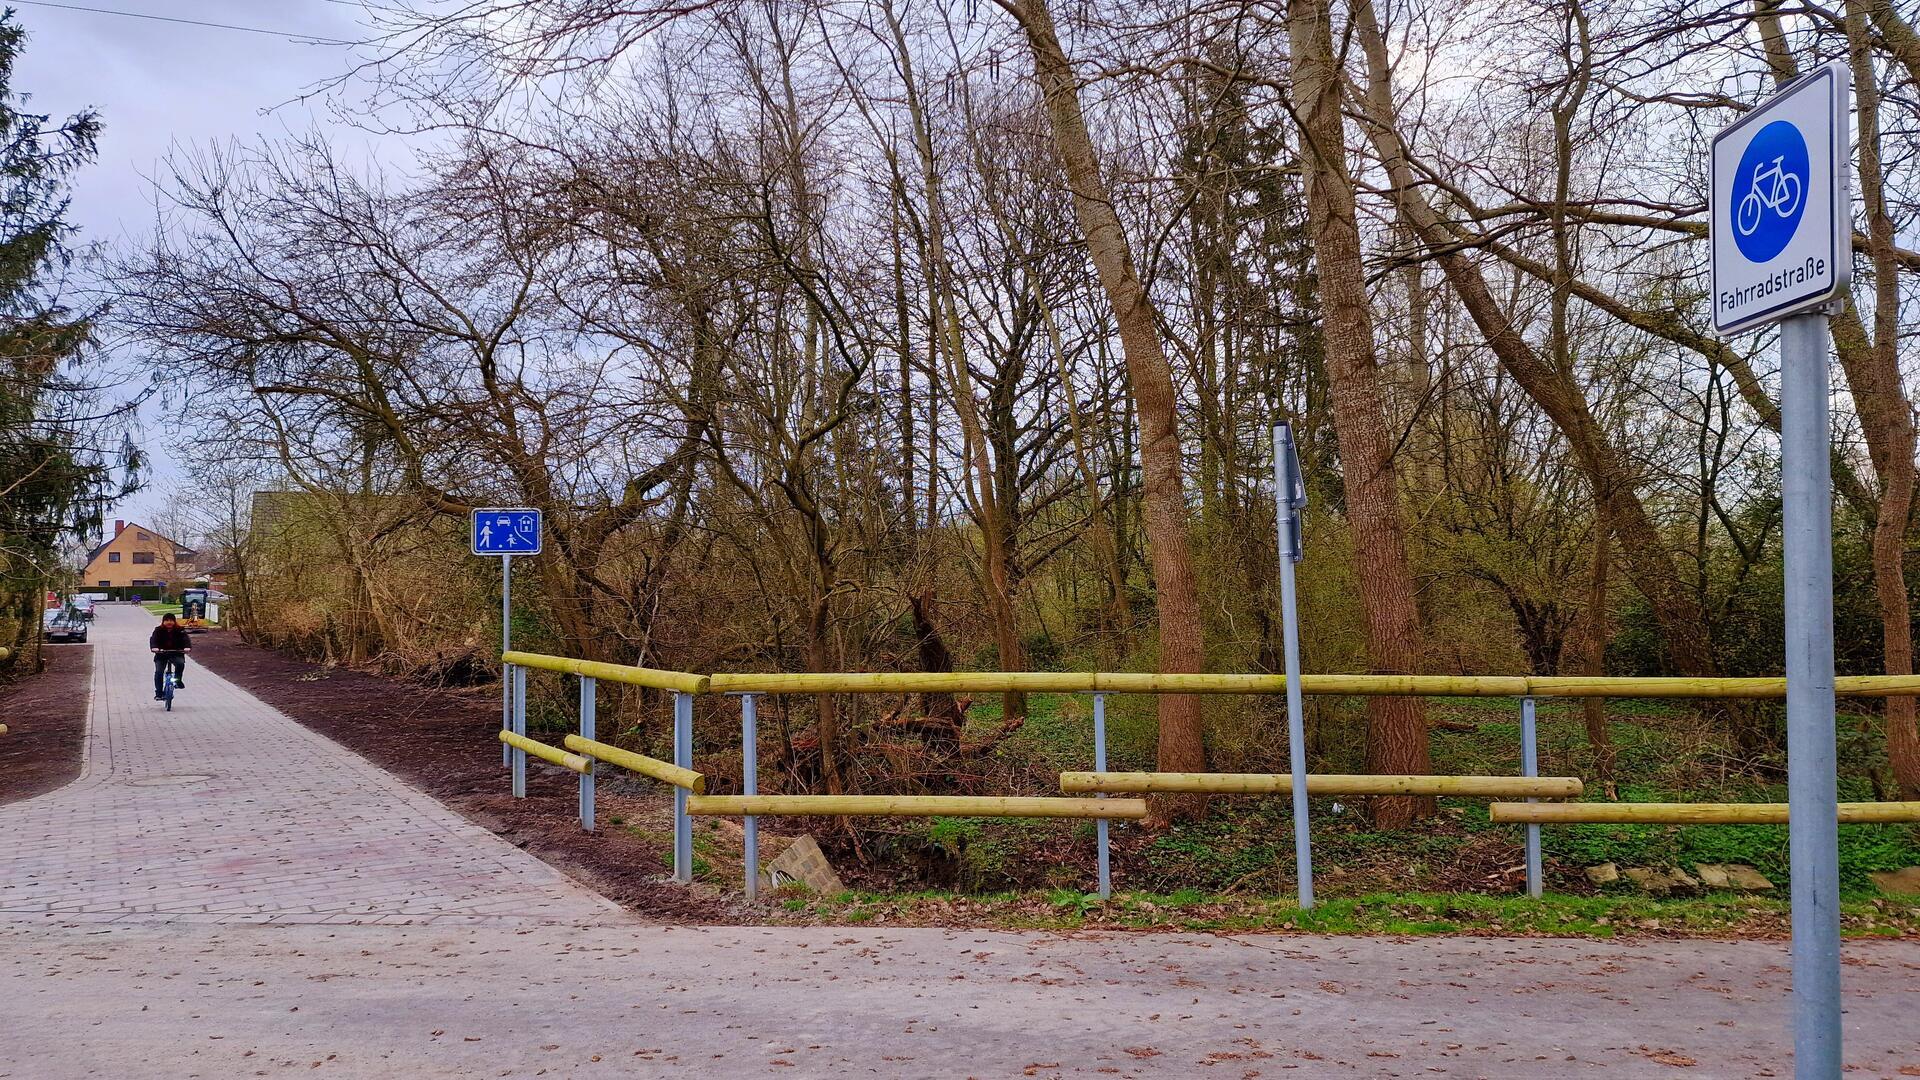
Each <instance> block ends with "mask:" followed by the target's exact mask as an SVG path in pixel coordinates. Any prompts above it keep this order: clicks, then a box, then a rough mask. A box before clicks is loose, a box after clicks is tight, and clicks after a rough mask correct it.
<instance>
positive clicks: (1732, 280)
mask: <svg viewBox="0 0 1920 1080" xmlns="http://www.w3.org/2000/svg"><path fill="white" fill-rule="evenodd" d="M1851 95H1852V84H1851V81H1850V75H1849V72H1848V69H1847V66H1846V65H1845V64H1842V63H1832V64H1828V65H1826V66H1824V67H1822V68H1820V69H1818V70H1817V71H1814V72H1813V73H1811V74H1809V75H1807V76H1805V77H1803V78H1800V79H1798V80H1795V81H1794V82H1793V83H1791V84H1789V85H1788V86H1786V87H1784V88H1783V89H1781V91H1780V92H1779V93H1777V94H1775V95H1773V96H1772V97H1770V98H1768V99H1767V100H1766V101H1764V102H1762V103H1761V104H1760V105H1758V106H1757V107H1755V108H1754V110H1753V111H1752V112H1749V113H1748V114H1747V115H1745V116H1743V117H1741V118H1740V119H1739V120H1736V121H1734V122H1733V123H1731V124H1729V125H1727V126H1726V127H1725V128H1722V129H1721V130H1720V133H1719V134H1717V135H1715V136H1714V137H1713V153H1712V184H1713V191H1712V198H1711V200H1710V202H1709V204H1708V209H1709V214H1708V218H1709V221H1710V223H1711V225H1710V228H1709V233H1710V235H1711V237H1712V244H1713V328H1714V329H1715V330H1716V331H1718V332H1720V333H1722V334H1733V333H1739V332H1741V331H1744V330H1751V329H1753V328H1755V327H1757V326H1762V325H1764V324H1766V323H1769V322H1772V321H1774V320H1775V319H1779V318H1783V317H1785V316H1787V315H1791V314H1794V313H1795V312H1799V311H1805V310H1807V309H1809V308H1814V307H1819V306H1821V305H1823V304H1825V303H1826V302H1828V301H1829V300H1832V299H1833V298H1834V297H1835V296H1837V295H1839V293H1840V291H1841V290H1842V289H1844V288H1845V287H1846V285H1847V282H1848V281H1849V280H1850V279H1851V278H1852V276H1853V204H1852V198H1851V195H1850V192H1849V190H1848V176H1849V169H1848V164H1849V162H1850V160H1851V154H1850V153H1849V146H1850V140H1849V138H1848V134H1847V112H1848V109H1849V106H1850V102H1851Z"/></svg>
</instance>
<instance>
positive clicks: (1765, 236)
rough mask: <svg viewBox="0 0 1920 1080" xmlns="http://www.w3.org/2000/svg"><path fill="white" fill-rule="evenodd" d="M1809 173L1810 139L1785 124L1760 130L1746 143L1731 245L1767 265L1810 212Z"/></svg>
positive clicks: (1738, 171)
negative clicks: (1808, 151)
mask: <svg viewBox="0 0 1920 1080" xmlns="http://www.w3.org/2000/svg"><path fill="white" fill-rule="evenodd" d="M1809 174H1810V166H1809V163H1808V160H1807V141H1806V139H1805V137H1803V136H1802V135H1801V134H1800V129H1799V128H1797V127H1795V126H1794V125H1792V124H1790V123H1788V122H1786V121H1784V120H1776V121H1774V122H1773V123H1771V124H1768V125H1767V126H1766V127H1763V128H1761V129H1760V133H1759V134H1758V135H1755V136H1754V137H1753V141H1752V142H1750V143H1748V144H1747V149H1746V152H1745V153H1743V154H1741V155H1740V164H1739V166H1738V167H1737V168H1736V169H1735V171H1734V181H1733V183H1734V191H1733V198H1732V200H1731V209H1732V217H1733V241H1734V244H1735V246H1737V247H1738V248H1739V249H1740V254H1741V255H1743V256H1745V257H1746V258H1747V259H1748V260H1749V261H1751V262H1755V263H1764V262H1768V261H1770V260H1771V259H1773V258H1774V257H1775V256H1777V255H1779V254H1780V252H1782V251H1783V250H1785V249H1786V246H1787V244H1788V243H1789V242H1791V241H1792V240H1793V234H1794V232H1795V231H1797V230H1798V229H1799V227H1800V218H1801V216H1802V215H1803V213H1804V212H1805V210H1806V206H1807V194H1808V193H1807V177H1808V176H1809Z"/></svg>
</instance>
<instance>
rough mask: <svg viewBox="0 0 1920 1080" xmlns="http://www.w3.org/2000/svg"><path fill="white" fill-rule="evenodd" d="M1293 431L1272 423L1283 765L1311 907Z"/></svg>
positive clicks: (1305, 904) (1300, 489)
mask: <svg viewBox="0 0 1920 1080" xmlns="http://www.w3.org/2000/svg"><path fill="white" fill-rule="evenodd" d="M1294 454H1295V451H1294V447H1293V432H1292V431H1291V430H1290V429H1289V428H1288V427H1287V425H1286V424H1284V423H1281V424H1275V425H1274V427H1273V499H1274V521H1275V524H1276V525H1277V526H1278V529H1277V531H1278V532H1279V535H1280V633H1281V640H1282V645H1283V650H1284V652H1285V654H1286V665H1287V763H1288V764H1287V767H1288V768H1289V769H1291V770H1293V857H1294V864H1295V867H1296V876H1297V878H1298V880H1299V884H1300V906H1301V907H1302V908H1310V907H1312V906H1313V841H1312V838H1311V836H1310V834H1309V830H1310V827H1311V823H1310V822H1309V821H1308V818H1307V735H1306V728H1307V724H1306V704H1305V702H1304V700H1303V698H1302V695H1301V693H1300V611H1299V607H1298V602H1297V597H1296V595H1295V589H1294V581H1293V564H1294V563H1295V562H1296V561H1298V560H1299V558H1300V554H1301V552H1300V532H1299V520H1300V507H1302V506H1304V505H1305V504H1306V490H1305V487H1304V485H1303V484H1302V483H1301V481H1300V467H1299V463H1298V461H1299V459H1298V458H1296V457H1295V456H1294Z"/></svg>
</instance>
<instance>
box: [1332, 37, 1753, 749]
mask: <svg viewBox="0 0 1920 1080" xmlns="http://www.w3.org/2000/svg"><path fill="white" fill-rule="evenodd" d="M1352 5H1353V13H1354V21H1355V24H1356V29H1357V31H1358V34H1359V37H1360V42H1361V47H1362V49H1363V50H1364V51H1365V53H1366V57H1367V71H1368V82H1367V86H1366V90H1365V97H1364V100H1363V106H1364V107H1363V110H1362V112H1363V114H1364V115H1365V119H1366V124H1367V127H1368V129H1369V131H1370V133H1371V135H1372V138H1373V140H1374V145H1375V148H1376V150H1377V151H1378V153H1379V154H1380V157H1381V160H1382V161H1383V162H1385V164H1386V168H1387V173H1388V179H1389V182H1390V184H1391V186H1392V189H1393V195H1394V199H1395V202H1396V205H1397V208H1398V210H1399V212H1400V213H1401V214H1402V215H1404V216H1405V218H1406V220H1407V222H1408V223H1409V224H1410V225H1412V226H1413V228H1414V231H1415V233H1416V234H1417V235H1418V236H1419V237H1420V238H1421V240H1422V242H1424V243H1425V244H1426V245H1427V247H1428V249H1429V250H1430V251H1433V252H1435V253H1436V257H1437V258H1438V261H1439V263H1440V267H1441V269H1442V270H1443V271H1444V272H1445V274H1446V277H1447V282H1448V284H1449V285H1451V286H1452V287H1453V290H1454V293H1455V295H1457V296H1459V297H1460V301H1461V304H1462V305H1463V306H1464V307H1465V308H1466V309H1467V313H1468V314H1469V315H1470V316H1472V318H1473V321H1474V323H1475V325H1476V326H1477V327H1478V328H1479V329H1480V332H1481V335H1482V336H1483V337H1484V338H1485V339H1486V341H1487V344H1488V346H1489V347H1491V348H1492V350H1493V352H1494V355H1495V356H1496V357H1497V358H1498V359H1499V360H1500V363H1501V366H1502V367H1504V368H1505V369H1506V370H1507V372H1508V373H1509V374H1511V375H1512V376H1513V378H1514V381H1515V382H1516V383H1518V384H1519V385H1520V387H1521V389H1523V390H1525V391H1526V393H1527V396H1528V397H1530V398H1532V399H1533V401H1534V403H1535V404H1537V405H1539V406H1540V408H1541V410H1542V411H1543V412H1545V413H1546V414H1547V416H1548V418H1549V419H1551V420H1552V421H1553V422H1554V424H1555V426H1556V427H1558V428H1559V430H1560V432H1561V434H1563V435H1565V436H1566V438H1567V442H1568V444H1569V445H1570V446H1571V447H1572V448H1573V451H1574V456H1575V458H1576V460H1578V461H1579V463H1580V467H1581V469H1582V471H1583V472H1585V473H1586V474H1587V478H1588V481H1589V483H1590V484H1591V485H1592V488H1593V491H1594V493H1595V497H1596V498H1598V499H1600V500H1602V501H1604V503H1605V505H1606V517H1607V520H1608V521H1610V522H1611V523H1612V526H1613V529H1614V532H1615V535H1617V536H1618V537H1619V539H1620V545H1621V553H1622V557H1623V559H1624V560H1625V564H1626V569H1627V575H1628V576H1629V577H1630V578H1631V579H1632V580H1633V583H1634V586H1635V587H1636V588H1638V589H1639V590H1640V591H1641V593H1642V594H1644V595H1645V596H1646V598H1647V602H1648V603H1649V605H1650V606H1651V607H1652V609H1653V614H1654V618H1655V620H1656V621H1657V622H1658V623H1659V625H1660V631H1661V636H1662V638H1663V640H1664V642H1665V644H1666V647H1667V652H1668V654H1669V657H1670V660H1671V663H1672V664H1673V666H1674V667H1675V668H1677V669H1679V670H1680V671H1682V672H1685V673H1687V674H1691V675H1714V674H1717V673H1718V671H1719V664H1718V662H1717V660H1716V659H1715V657H1714V654H1713V648H1712V643H1711V641H1710V640H1709V638H1708V634H1707V622H1706V613H1705V611H1703V610H1702V609H1701V607H1700V604H1699V602H1698V600H1697V598H1696V597H1695V596H1694V595H1693V594H1692V593H1691V592H1690V591H1689V589H1688V588H1687V585H1686V583H1685V582H1684V581H1682V580H1681V577H1680V574H1679V571H1678V570H1677V569H1676V568H1675V566H1674V563H1673V558H1672V555H1671V553H1670V552H1669V551H1668V549H1667V545H1666V542H1665V541H1664V540H1663V539H1662V538H1661V536H1660V531H1659V529H1658V528H1657V527H1656V526H1655V525H1654V522H1653V518H1652V517H1651V515H1649V514H1648V513H1647V508H1646V506H1645V505H1644V504H1643V503H1642V502H1641V501H1640V496H1639V494H1638V491H1637V485H1636V483H1635V480H1634V477H1633V476H1632V473H1631V470H1630V469H1629V468H1628V466H1627V461H1626V458H1625V456H1624V455H1622V454H1621V452H1620V450H1619V448H1617V447H1616V446H1614V445H1613V443H1612V441H1611V440H1610V439H1609V437H1608V436H1607V434H1606V432H1605V431H1603V430H1602V429H1601V427H1600V423H1599V421H1597V420H1596V419H1595V418H1594V416H1593V411H1592V409H1591V408H1589V407H1588V404H1587V399H1586V395H1585V393H1584V391H1583V390H1582V389H1581V388H1580V386H1579V384H1578V383H1576V382H1575V381H1574V378H1573V375H1572V373H1571V372H1567V371H1561V370H1559V369H1557V368H1555V367H1554V366H1553V365H1552V364H1550V363H1548V362H1547V361H1546V360H1545V359H1543V358H1542V357H1541V356H1540V354H1539V353H1538V352H1536V351H1535V350H1534V348H1533V346H1532V345H1531V344H1530V343H1528V341H1527V340H1526V338H1525V337H1524V336H1522V335H1521V333H1520V331H1519V330H1518V329H1516V328H1515V327H1514V326H1513V324H1512V323H1511V322H1510V321H1508V319H1507V316H1506V313H1505V312H1504V311H1503V310H1502V309H1501V306H1500V302H1499V300H1498V299H1497V298H1496V297H1495V296H1494V294H1493V290H1492V289H1491V288H1490V287H1489V286H1488V285H1487V281H1486V278H1485V276H1484V275H1482V274H1481V272H1480V269H1479V267H1477V266H1475V265H1474V264H1473V260H1472V258H1471V257H1470V256H1468V255H1467V254H1465V253H1464V252H1462V251H1461V249H1460V247H1459V245H1458V243H1457V241H1458V239H1459V238H1458V237H1456V236H1455V235H1454V234H1453V233H1452V231H1451V229H1450V228H1449V227H1448V226H1447V224H1446V223H1445V222H1444V221H1442V220H1441V218H1440V215H1439V213H1438V212H1437V211H1435V210H1434V209H1433V207H1431V206H1429V205H1428V204H1427V202H1426V200H1425V198H1424V197H1423V196H1422V195H1421V194H1420V191H1419V188H1418V186H1417V183H1416V180H1415V177H1414V174H1413V169H1412V166H1411V165H1410V164H1409V162H1408V159H1407V154H1406V148H1405V146H1404V145H1403V144H1402V143H1401V141H1400V136H1399V131H1398V129H1397V128H1396V126H1395V121H1396V117H1395V113H1394V107H1393V84H1392V76H1391V69H1390V67H1389V66H1388V61H1387V47H1386V41H1385V39H1384V37H1383V36H1382V35H1381V32H1380V24H1379V22H1378V20H1377V19H1376V18H1375V16H1374V10H1373V4H1372V0H1352ZM1723 712H1724V716H1725V718H1726V722H1727V723H1728V725H1729V726H1730V727H1731V728H1732V731H1733V735H1734V737H1735V740H1736V741H1737V742H1738V744H1739V746H1740V749H1741V751H1742V753H1743V754H1745V755H1746V756H1748V757H1749V758H1753V757H1757V756H1758V755H1759V753H1760V752H1761V751H1762V750H1763V749H1764V746H1765V739H1764V737H1763V734H1762V732H1761V731H1760V730H1759V729H1758V727H1757V726H1756V725H1755V724H1754V722H1753V713H1752V710H1749V709H1726V710H1724V711H1723Z"/></svg>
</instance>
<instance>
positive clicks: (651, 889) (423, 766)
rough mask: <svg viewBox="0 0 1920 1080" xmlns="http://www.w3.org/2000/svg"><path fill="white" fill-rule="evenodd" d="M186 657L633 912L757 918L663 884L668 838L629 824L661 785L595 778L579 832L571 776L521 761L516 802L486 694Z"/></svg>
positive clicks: (253, 655) (255, 653)
mask: <svg viewBox="0 0 1920 1080" xmlns="http://www.w3.org/2000/svg"><path fill="white" fill-rule="evenodd" d="M192 659H193V661H194V662H197V663H201V664H205V665H206V666H207V667H208V668H209V669H211V670H212V671H214V672H215V673H217V674H219V675H220V676H222V677H224V678H226V679H229V680H231V681H233V682H234V683H236V684H238V685H239V686H241V687H244V688H245V689H246V690H248V691H249V692H251V693H252V694H254V695H255V696H256V697H258V698H260V699H261V700H262V701H265V702H267V703H268V704H270V705H272V706H273V707H274V708H276V709H279V710H280V711H281V712H283V713H285V714H286V715H287V716H289V717H292V718H293V719H294V720H296V721H298V722H299V723H301V724H304V725H306V726H307V727H309V728H312V729H313V730H315V731H318V732H319V733H321V734H322V735H325V736H327V737H328V738H330V739H333V740H334V741H335V742H338V743H340V744H341V745H343V746H346V747H348V748H349V749H351V750H353V751H354V752H356V753H358V754H360V755H362V756H363V757H365V758H367V759H368V760H370V761H372V762H374V763H375V764H377V765H379V766H380V767H381V768H384V769H386V770H387V771H389V772H392V773H393V774H395V775H397V776H399V777H401V778H402V779H404V780H406V781H407V782H408V783H410V784H412V785H413V786H414V787H416V788H419V789H420V790H421V791H424V792H426V793H428V794H429V795H432V796H433V797H435V798H437V799H439V800H440V801H441V802H442V803H445V804H446V805H447V806H449V807H451V808H452V809H453V810H455V811H457V812H458V813H460V814H462V815H464V816H466V817H467V818H468V819H470V820H472V821H474V822H476V823H477V824H479V825H482V826H484V827H486V828H487V829H490V830H492V831H493V832H495V833H497V834H499V835H500V836H502V837H504V838H505V839H507V840H508V841H510V842H512V843H513V844H515V845H516V846H518V847H520V848H523V849H525V850H526V851H527V852H529V853H530V854H532V855H535V856H537V857H538V858H540V859H542V860H544V861H546V862H548V863H550V864H552V865H554V866H556V867H559V868H560V869H561V870H562V871H564V872H566V873H567V874H569V875H571V876H573V877H574V878H576V879H578V880H580V881H582V882H584V883H586V884H587V885H589V886H591V887H592V888H594V889H595V890H597V891H598V892H600V893H601V894H602V895H605V896H607V897H610V898H612V899H613V900H615V901H618V902H619V903H621V904H624V905H626V906H627V907H629V908H631V909H633V910H634V911H635V912H637V913H639V914H640V915H643V916H646V917H649V918H656V919H660V920H662V921H669V922H674V923H722V922H735V923H737V922H743V921H746V922H751V921H757V920H755V919H754V918H753V914H752V912H750V911H745V910H736V905H734V904H733V903H732V902H731V901H728V900H726V899H724V898H722V897H719V896H715V895H713V894H711V893H708V892H706V891H705V890H701V889H698V888H696V889H688V888H686V887H684V886H679V885H674V884H672V883H671V881H670V880H668V879H667V876H666V867H667V860H668V858H669V857H670V854H671V841H670V839H669V837H668V835H665V834H663V833H662V832H660V831H657V830H652V829H640V828H634V827H628V826H629V824H630V823H641V822H647V823H650V822H651V821H652V820H653V819H654V818H661V819H662V821H663V822H664V811H665V807H666V800H665V798H664V793H663V791H662V790H661V789H657V788H655V787H654V786H653V785H651V784H648V783H646V782H644V781H640V780H634V779H628V778H627V777H625V776H623V775H611V774H613V773H614V770H602V772H601V775H600V778H599V784H598V792H597V794H598V799H597V817H598V824H599V826H600V828H599V831H598V832H597V833H586V832H582V831H581V829H580V825H579V822H578V821H577V819H576V818H575V816H574V815H575V813H576V812H577V810H578V805H579V803H578V798H577V795H576V792H577V790H578V789H577V787H576V784H575V778H574V774H573V773H570V772H567V771H566V770H564V769H560V768H557V767H554V766H549V765H546V764H545V763H543V762H540V761H538V760H531V759H530V760H529V761H528V762H527V798H526V799H524V800H516V799H514V798H513V797H512V796H511V795H510V794H509V792H508V784H507V774H506V772H505V770H504V769H502V768H501V766H500V743H499V741H498V736H497V734H496V733H497V732H498V731H499V728H500V723H499V717H500V699H499V697H498V696H497V695H498V690H497V689H496V688H494V687H482V688H476V689H443V688H436V687H431V686H426V685H422V684H418V683H408V682H403V681H399V680H394V679H384V678H379V677H377V676H373V675H367V674H363V673H361V672H357V671H351V670H343V669H340V668H326V667H321V666H318V665H315V664H309V663H306V662H304V661H300V660H295V659H292V658H290V657H287V656H284V655H282V654H280V653H276V652H273V651H270V650H267V649H260V648H255V647H253V646H251V645H248V644H246V643H245V642H243V641H241V640H240V639H239V638H238V637H237V636H236V635H234V634H231V633H227V632H223V631H211V632H208V633H205V634H199V635H196V636H195V638H194V648H193V657H192Z"/></svg>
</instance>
